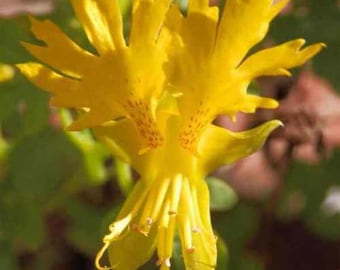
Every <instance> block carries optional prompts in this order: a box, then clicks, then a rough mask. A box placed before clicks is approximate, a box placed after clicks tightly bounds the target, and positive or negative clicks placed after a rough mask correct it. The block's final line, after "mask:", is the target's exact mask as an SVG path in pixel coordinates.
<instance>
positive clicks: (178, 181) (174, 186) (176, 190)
mask: <svg viewBox="0 0 340 270" xmlns="http://www.w3.org/2000/svg"><path fill="white" fill-rule="evenodd" d="M182 181H183V176H182V175H181V174H177V175H176V176H175V178H174V179H173V180H172V183H171V201H170V209H169V214H177V210H178V204H179V200H180V198H181V189H182Z"/></svg>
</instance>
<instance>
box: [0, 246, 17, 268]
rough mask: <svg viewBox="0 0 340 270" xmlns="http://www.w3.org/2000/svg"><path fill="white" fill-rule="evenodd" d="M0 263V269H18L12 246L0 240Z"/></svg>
mask: <svg viewBox="0 0 340 270" xmlns="http://www.w3.org/2000/svg"><path fill="white" fill-rule="evenodd" d="M0 262H1V268H2V269H6V270H18V269H19V268H18V264H17V261H16V257H15V254H14V252H13V247H12V245H11V244H10V243H9V242H7V241H3V240H0Z"/></svg>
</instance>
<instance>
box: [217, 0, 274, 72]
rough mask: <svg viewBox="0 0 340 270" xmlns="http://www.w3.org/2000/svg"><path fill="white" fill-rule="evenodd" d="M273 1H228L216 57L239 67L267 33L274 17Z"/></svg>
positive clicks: (222, 20) (229, 66)
mask: <svg viewBox="0 0 340 270" xmlns="http://www.w3.org/2000/svg"><path fill="white" fill-rule="evenodd" d="M272 3H273V0H246V1H245V0H228V1H226V5H225V7H224V11H223V14H222V18H221V21H220V24H219V29H218V34H217V35H218V36H217V40H216V60H217V61H221V62H222V63H224V65H225V67H227V68H231V69H233V68H236V67H237V66H238V64H239V63H240V62H241V61H242V59H243V57H244V56H245V55H246V54H247V52H248V51H249V50H250V49H251V48H252V47H253V46H254V45H255V44H257V43H258V42H259V41H261V40H262V39H263V38H264V36H265V35H266V33H267V31H268V27H269V23H270V21H271V19H272V17H273V8H274V7H277V6H272Z"/></svg>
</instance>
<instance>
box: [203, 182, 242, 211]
mask: <svg viewBox="0 0 340 270" xmlns="http://www.w3.org/2000/svg"><path fill="white" fill-rule="evenodd" d="M206 181H207V184H208V188H209V192H210V208H211V210H215V211H226V210H229V209H231V208H232V207H234V206H235V204H236V203H237V200H238V199H237V195H236V193H235V192H234V190H233V189H232V188H231V187H230V186H229V185H228V184H227V183H226V182H225V181H223V180H220V179H218V178H215V177H208V178H207V179H206Z"/></svg>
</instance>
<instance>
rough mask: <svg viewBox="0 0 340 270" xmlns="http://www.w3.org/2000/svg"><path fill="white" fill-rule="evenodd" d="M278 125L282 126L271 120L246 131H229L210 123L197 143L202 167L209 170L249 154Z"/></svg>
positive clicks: (260, 145) (260, 144)
mask: <svg viewBox="0 0 340 270" xmlns="http://www.w3.org/2000/svg"><path fill="white" fill-rule="evenodd" d="M279 126H282V123H281V122H280V121H278V120H272V121H268V122H266V123H264V124H262V125H260V126H258V127H256V128H253V129H250V130H247V131H243V132H231V131H229V130H226V129H224V128H220V127H217V126H214V125H210V126H209V127H208V128H207V129H206V130H205V132H204V133H203V134H202V138H201V141H200V143H199V145H198V153H199V154H200V156H201V157H202V166H203V168H204V169H205V171H207V172H210V171H213V170H214V169H216V168H217V167H219V166H221V165H223V164H229V163H232V162H235V161H237V160H239V159H241V158H243V157H246V156H249V155H250V154H252V153H254V152H256V151H257V150H258V149H259V148H260V147H262V145H263V144H264V142H265V140H266V139H267V137H268V135H269V134H270V133H271V132H272V131H273V130H274V129H275V128H277V127H279Z"/></svg>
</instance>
